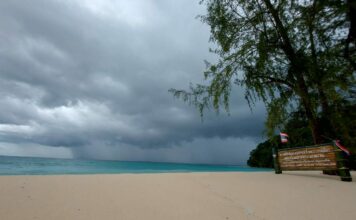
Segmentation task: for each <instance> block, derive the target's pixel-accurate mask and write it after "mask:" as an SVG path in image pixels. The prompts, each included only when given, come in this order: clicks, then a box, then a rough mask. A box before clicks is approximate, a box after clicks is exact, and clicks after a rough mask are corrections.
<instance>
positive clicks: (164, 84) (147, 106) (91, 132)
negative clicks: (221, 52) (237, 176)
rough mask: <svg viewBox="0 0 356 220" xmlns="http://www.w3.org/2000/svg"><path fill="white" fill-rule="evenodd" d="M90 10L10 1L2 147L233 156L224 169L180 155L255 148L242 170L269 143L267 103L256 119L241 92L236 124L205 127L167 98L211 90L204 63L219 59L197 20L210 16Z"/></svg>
mask: <svg viewBox="0 0 356 220" xmlns="http://www.w3.org/2000/svg"><path fill="white" fill-rule="evenodd" d="M88 2H89V0H88V1H79V0H78V1H57V0H51V1H49V0H36V1H31V2H29V1H20V0H13V1H1V2H0V30H1V32H0V41H1V43H0V95H1V97H2V98H1V99H0V106H1V107H0V108H1V113H0V145H1V143H13V144H15V143H17V146H18V147H21V145H29V144H32V145H36V146H39V147H40V146H53V147H66V148H68V149H70V150H72V151H73V152H74V156H75V157H90V158H99V159H100V158H107V156H105V155H106V154H108V155H111V156H112V155H114V156H113V157H114V158H121V156H120V155H122V152H126V153H125V155H127V156H126V157H125V158H123V157H122V158H123V159H127V160H130V158H132V159H133V158H136V159H140V160H145V155H146V159H152V158H153V159H154V160H157V161H159V160H160V159H159V158H161V160H170V161H175V159H176V160H179V161H182V162H194V161H198V160H199V162H204V161H203V160H206V162H217V163H222V161H223V158H226V160H227V161H229V163H230V162H232V159H231V158H230V159H228V156H227V155H228V152H230V150H231V149H232V148H228V147H227V148H224V147H222V148H221V152H220V151H219V152H220V155H221V156H220V157H219V158H220V159H219V161H217V160H214V158H210V157H204V158H200V159H199V158H198V157H192V158H191V159H189V161H188V159H183V158H174V155H175V154H177V152H180V154H181V155H184V154H187V153H189V149H191V152H196V153H198V152H202V151H203V147H202V146H203V144H201V143H203V142H204V146H205V145H206V152H210V154H209V153H206V152H205V154H207V155H214V154H216V155H217V153H214V154H211V152H215V151H216V150H217V149H219V148H216V147H214V146H215V145H220V146H223V145H226V146H232V144H231V142H232V141H231V140H234V141H236V142H238V143H241V145H245V144H246V145H249V146H239V147H237V148H238V149H239V150H236V152H244V153H241V154H243V155H244V157H243V158H242V157H235V162H240V161H241V160H245V159H246V157H247V156H246V150H245V149H250V148H251V145H254V144H256V143H257V142H258V141H260V139H261V134H262V129H263V121H264V117H265V110H264V107H263V106H262V105H261V103H257V105H256V107H255V108H254V112H253V113H251V112H250V109H249V107H248V106H247V103H246V102H245V100H244V99H243V89H242V88H235V89H234V90H233V96H232V101H233V102H232V105H231V116H226V114H224V113H222V114H220V115H216V114H215V113H214V112H206V115H205V117H204V122H203V123H202V122H201V120H200V118H199V114H198V112H197V110H196V109H194V108H193V107H191V106H187V105H186V104H185V103H182V102H181V101H179V100H176V99H174V98H173V97H172V95H171V94H169V93H168V92H167V91H168V89H169V88H172V87H173V88H186V87H187V86H188V84H189V82H195V83H197V82H201V81H202V80H203V78H202V72H203V71H204V68H205V65H204V62H203V60H206V59H207V60H210V61H214V60H215V59H216V57H215V56H214V55H212V54H210V53H209V52H208V48H209V47H211V46H212V45H211V44H210V43H209V42H208V39H209V29H208V27H207V26H205V25H203V24H202V23H201V22H200V21H199V20H197V19H195V17H196V15H198V14H202V13H204V12H205V9H204V7H203V6H200V5H199V4H198V1H194V2H192V1H189V0H186V1H173V0H172V1H133V2H132V3H131V1H130V2H127V1H115V2H111V3H110V2H106V1H94V0H93V1H91V3H92V4H91V5H88V4H87V3H88ZM131 4H132V5H131ZM93 5H94V6H93ZM116 12H117V13H116ZM26 129H27V130H26ZM247 139H248V140H249V141H248V144H247V142H246V141H245V142H244V141H243V140H247ZM197 140H199V141H200V142H199V141H197ZM213 140H215V141H213ZM198 142H199V143H198ZM238 143H237V145H239V144H238ZM243 143H244V144H243ZM195 144H196V145H197V146H198V145H199V146H201V147H196V148H194V147H193V145H195ZM6 146H9V145H8V144H7V145H6ZM123 146H125V147H123ZM187 146H190V147H187ZM6 149H9V147H7V148H6ZM36 149H38V147H37V148H36ZM100 149H101V151H100ZM183 149H184V150H183ZM227 149H229V150H227ZM183 151H184V152H185V153H183ZM90 152H95V154H93V153H90ZM100 152H101V153H100ZM105 152H106V153H105ZM120 152H121V153H120ZM152 152H155V153H154V154H155V155H156V156H155V157H153V156H152V155H153V154H152ZM234 152H235V151H234ZM135 153H137V155H141V156H140V157H138V156H135ZM178 154H179V153H178ZM95 155H102V157H97V156H95ZM115 155H116V156H115ZM224 155H225V156H224ZM177 157H178V156H177ZM167 158H169V159H167Z"/></svg>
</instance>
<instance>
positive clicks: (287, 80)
mask: <svg viewBox="0 0 356 220" xmlns="http://www.w3.org/2000/svg"><path fill="white" fill-rule="evenodd" d="M202 3H205V4H206V5H207V14H206V15H202V16H200V18H201V20H202V21H203V22H204V23H207V24H208V25H209V26H210V29H211V38H210V39H211V41H212V42H214V43H215V44H216V45H217V48H216V49H214V50H212V52H214V53H216V54H218V55H219V57H220V59H219V61H218V62H217V63H216V64H210V63H207V70H206V71H205V73H204V75H205V79H206V80H207V81H208V85H200V84H198V85H191V87H190V91H184V90H177V89H171V90H170V92H172V93H173V94H174V95H175V96H176V97H180V98H182V99H183V100H184V101H187V102H189V103H190V104H193V105H195V106H196V107H197V108H198V109H199V111H200V113H201V114H203V111H204V109H205V108H206V107H208V106H210V105H213V107H214V108H215V109H216V110H218V109H219V107H220V105H224V107H225V109H226V110H227V111H228V108H229V97H230V93H231V87H232V85H233V84H235V85H238V86H242V87H244V88H245V89H246V90H245V91H246V93H245V97H246V99H247V101H248V103H249V104H252V103H254V102H255V101H256V100H258V99H260V100H262V101H263V102H264V103H265V104H266V107H267V111H268V118H267V121H266V127H267V133H268V135H269V136H270V137H272V136H273V134H274V130H275V128H278V127H279V126H281V125H283V124H285V122H286V121H287V119H288V115H289V114H290V113H291V112H294V111H296V110H297V109H302V110H303V112H304V114H305V116H306V118H307V120H308V124H309V128H310V130H311V133H312V137H313V142H314V143H320V142H322V141H323V136H322V129H321V125H320V120H319V119H320V117H321V116H324V117H323V118H324V124H325V123H326V124H328V126H330V127H332V128H335V129H333V130H334V131H335V130H336V128H337V127H338V126H342V125H341V124H340V123H337V122H336V121H334V120H332V119H333V118H335V117H336V113H335V111H334V110H335V109H332V108H331V107H330V106H331V105H333V103H335V102H338V101H339V100H343V99H344V98H345V97H346V96H350V89H349V88H350V87H352V86H353V85H354V78H353V73H354V72H353V68H352V65H350V62H348V60H347V59H345V56H344V52H345V39H346V38H347V32H348V30H349V29H348V27H349V22H348V19H347V16H346V15H347V12H348V5H347V3H346V2H345V1H332V0H305V1H293V0H288V1H287V0H276V1H271V0H203V1H202ZM353 99H354V97H353ZM325 120H326V121H327V122H325ZM333 133H334V134H335V133H336V132H333Z"/></svg>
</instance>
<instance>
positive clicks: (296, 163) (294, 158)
mask: <svg viewBox="0 0 356 220" xmlns="http://www.w3.org/2000/svg"><path fill="white" fill-rule="evenodd" d="M272 153H273V159H274V166H275V173H276V174H279V173H282V171H283V170H290V171H293V170H337V171H338V174H339V176H340V177H341V180H342V181H352V178H351V175H350V171H349V169H348V168H347V167H346V164H345V157H344V154H343V151H342V150H341V149H339V148H338V147H337V146H336V144H335V142H334V143H331V144H323V145H316V146H309V147H299V148H288V149H280V150H276V149H273V152H272Z"/></svg>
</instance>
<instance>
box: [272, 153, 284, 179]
mask: <svg viewBox="0 0 356 220" xmlns="http://www.w3.org/2000/svg"><path fill="white" fill-rule="evenodd" d="M272 157H273V164H274V172H275V173H276V174H281V173H282V170H281V167H280V166H279V162H278V152H277V150H276V148H272Z"/></svg>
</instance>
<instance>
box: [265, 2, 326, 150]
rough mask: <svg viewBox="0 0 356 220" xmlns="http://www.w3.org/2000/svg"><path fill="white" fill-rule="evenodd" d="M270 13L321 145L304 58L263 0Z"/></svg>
mask: <svg viewBox="0 0 356 220" xmlns="http://www.w3.org/2000/svg"><path fill="white" fill-rule="evenodd" d="M263 1H264V3H265V5H266V7H267V9H268V11H269V13H270V14H271V15H272V18H273V20H274V22H275V25H276V29H277V31H278V33H279V34H280V36H281V41H282V50H283V51H284V53H285V55H286V56H287V58H288V59H289V61H290V65H291V70H290V71H292V73H293V76H294V78H295V79H296V80H297V82H296V91H295V92H296V93H297V94H298V95H299V97H300V99H301V102H302V105H303V107H304V110H305V114H306V116H307V118H308V121H309V127H310V130H311V132H312V136H313V141H314V144H320V143H321V142H322V138H321V132H320V126H319V123H318V119H317V117H316V115H315V111H314V109H313V106H312V102H311V99H310V97H311V95H310V94H309V92H308V87H307V85H306V82H305V79H304V74H306V73H307V72H308V71H307V68H306V67H305V63H304V60H303V56H300V55H298V56H297V54H296V52H295V49H294V48H293V45H292V43H291V41H290V39H289V36H288V32H287V30H286V28H285V27H284V25H283V23H282V21H281V19H280V17H279V14H278V12H277V10H276V9H275V8H274V7H273V5H272V3H271V1H270V0H263Z"/></svg>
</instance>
